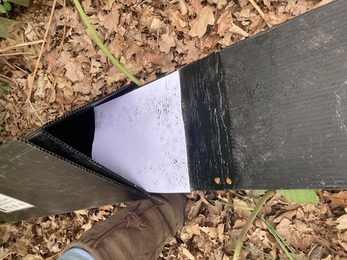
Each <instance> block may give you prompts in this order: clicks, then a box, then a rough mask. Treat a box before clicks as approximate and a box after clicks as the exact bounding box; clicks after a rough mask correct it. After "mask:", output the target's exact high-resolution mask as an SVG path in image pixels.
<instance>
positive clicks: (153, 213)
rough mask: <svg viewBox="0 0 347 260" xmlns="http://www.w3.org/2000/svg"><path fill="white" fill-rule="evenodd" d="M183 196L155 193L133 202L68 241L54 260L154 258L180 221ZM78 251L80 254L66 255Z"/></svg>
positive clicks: (183, 207)
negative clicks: (76, 238) (76, 237)
mask: <svg viewBox="0 0 347 260" xmlns="http://www.w3.org/2000/svg"><path fill="white" fill-rule="evenodd" d="M186 200H187V199H186V197H185V196H184V195H183V194H157V195H156V196H154V198H151V199H145V200H140V201H136V202H133V203H132V204H131V205H130V206H129V207H127V208H125V209H124V210H121V211H118V212H117V213H115V214H114V215H113V216H112V217H110V218H108V219H107V220H105V221H101V222H98V223H97V224H96V225H95V226H94V227H93V228H91V229H90V230H88V231H86V232H85V233H83V234H82V236H81V238H79V239H78V240H76V241H73V242H72V243H70V244H69V245H68V246H67V247H66V248H65V250H64V253H63V255H62V256H61V257H60V258H59V259H58V260H75V259H79V260H90V259H94V260H115V259H117V260H123V259H124V260H125V259H127V260H134V259H146V260H150V259H153V260H154V259H157V258H158V256H159V255H160V253H161V251H162V250H163V248H164V245H165V244H166V243H167V242H168V241H169V239H170V238H172V237H174V236H175V234H176V232H177V231H178V229H179V228H181V227H182V225H183V222H184V209H185V204H186ZM81 250H85V251H81ZM85 253H88V254H85ZM78 254H80V256H81V257H82V258H66V257H69V256H70V257H75V256H76V257H79V255H78ZM90 256H91V257H92V258H83V257H90ZM64 257H65V258H64Z"/></svg>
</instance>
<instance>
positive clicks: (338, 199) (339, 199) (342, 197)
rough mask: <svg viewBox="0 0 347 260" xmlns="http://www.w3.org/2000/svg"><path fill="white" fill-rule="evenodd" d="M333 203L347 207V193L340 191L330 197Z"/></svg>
mask: <svg viewBox="0 0 347 260" xmlns="http://www.w3.org/2000/svg"><path fill="white" fill-rule="evenodd" d="M328 198H329V199H330V200H331V201H332V202H334V203H335V204H336V205H339V206H341V207H347V191H340V192H339V193H337V194H334V195H331V196H329V197H328Z"/></svg>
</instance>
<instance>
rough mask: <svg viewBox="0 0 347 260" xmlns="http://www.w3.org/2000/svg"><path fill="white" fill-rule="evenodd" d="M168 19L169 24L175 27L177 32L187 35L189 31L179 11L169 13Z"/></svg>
mask: <svg viewBox="0 0 347 260" xmlns="http://www.w3.org/2000/svg"><path fill="white" fill-rule="evenodd" d="M169 19H170V22H171V24H172V25H173V26H175V27H176V29H177V31H180V32H183V33H188V31H189V30H188V29H187V28H186V26H187V22H186V21H185V20H186V19H185V18H184V17H183V15H182V14H181V13H180V11H178V10H175V11H173V12H170V16H169Z"/></svg>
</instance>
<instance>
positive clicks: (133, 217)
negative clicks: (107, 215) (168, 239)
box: [83, 204, 160, 248]
mask: <svg viewBox="0 0 347 260" xmlns="http://www.w3.org/2000/svg"><path fill="white" fill-rule="evenodd" d="M138 206H139V205H137V207H138ZM158 206H160V205H158V204H155V205H153V206H151V207H148V208H146V209H144V210H142V211H140V212H138V213H136V212H134V211H128V212H127V213H125V214H124V215H123V218H122V220H120V221H118V222H116V223H114V224H112V225H111V226H110V227H107V228H106V229H104V230H103V231H101V232H100V233H97V234H94V235H90V236H88V237H86V238H85V239H83V242H88V241H90V240H92V239H95V241H94V243H93V245H92V247H93V248H97V247H98V245H99V244H100V243H101V242H102V241H103V240H104V239H105V238H107V237H108V236H110V235H111V234H113V233H114V232H116V231H117V230H120V229H122V228H135V229H138V230H144V229H145V227H146V223H145V222H144V221H143V220H142V219H141V217H140V216H141V215H142V214H143V213H145V212H146V211H148V210H151V209H153V208H156V207H158ZM137 207H136V208H135V211H136V209H137Z"/></svg>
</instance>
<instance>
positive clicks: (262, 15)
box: [248, 0, 272, 28]
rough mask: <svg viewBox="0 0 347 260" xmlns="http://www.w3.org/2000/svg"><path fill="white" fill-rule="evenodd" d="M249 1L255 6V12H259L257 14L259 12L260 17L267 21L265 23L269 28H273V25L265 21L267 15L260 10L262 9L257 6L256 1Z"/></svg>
mask: <svg viewBox="0 0 347 260" xmlns="http://www.w3.org/2000/svg"><path fill="white" fill-rule="evenodd" d="M248 1H249V2H250V3H251V4H252V5H253V7H254V8H255V10H257V12H258V13H259V14H260V16H261V17H262V18H263V20H264V21H265V23H266V24H267V26H268V27H269V28H271V27H272V25H271V24H269V23H268V22H267V20H266V19H265V14H264V13H263V11H262V10H261V9H260V7H259V6H258V5H257V3H256V2H254V0H248Z"/></svg>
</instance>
